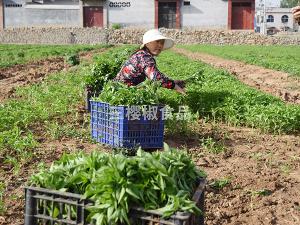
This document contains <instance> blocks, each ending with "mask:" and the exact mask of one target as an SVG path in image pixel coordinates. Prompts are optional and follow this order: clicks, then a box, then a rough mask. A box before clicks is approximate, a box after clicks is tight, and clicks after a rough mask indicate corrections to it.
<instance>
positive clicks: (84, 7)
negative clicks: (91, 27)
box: [82, 6, 104, 28]
mask: <svg viewBox="0 0 300 225" xmlns="http://www.w3.org/2000/svg"><path fill="white" fill-rule="evenodd" d="M86 8H102V26H100V28H104V7H103V6H83V7H82V9H83V10H82V11H83V27H86V26H85V25H86V21H85V16H86V15H85V9H86Z"/></svg>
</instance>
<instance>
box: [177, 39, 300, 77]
mask: <svg viewBox="0 0 300 225" xmlns="http://www.w3.org/2000/svg"><path fill="white" fill-rule="evenodd" d="M180 47H182V48H185V49H188V50H190V51H193V52H204V53H208V54H211V55H216V56H220V57H223V58H226V59H234V60H239V61H242V62H246V63H249V64H253V65H259V66H263V67H266V68H269V69H274V70H278V71H283V72H287V73H290V74H292V75H295V76H298V77H300V58H299V52H300V46H249V45H218V46H217V45H185V46H183V45H182V46H180Z"/></svg>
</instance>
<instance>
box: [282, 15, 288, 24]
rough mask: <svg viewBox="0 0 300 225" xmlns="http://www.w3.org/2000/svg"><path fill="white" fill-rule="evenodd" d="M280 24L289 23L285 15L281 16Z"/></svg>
mask: <svg viewBox="0 0 300 225" xmlns="http://www.w3.org/2000/svg"><path fill="white" fill-rule="evenodd" d="M281 22H283V23H287V22H289V17H288V16H287V15H283V16H282V17H281Z"/></svg>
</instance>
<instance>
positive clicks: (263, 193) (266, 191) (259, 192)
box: [251, 189, 272, 196]
mask: <svg viewBox="0 0 300 225" xmlns="http://www.w3.org/2000/svg"><path fill="white" fill-rule="evenodd" d="M271 194H272V191H271V190H269V189H261V190H257V191H251V195H256V196H268V195H271Z"/></svg>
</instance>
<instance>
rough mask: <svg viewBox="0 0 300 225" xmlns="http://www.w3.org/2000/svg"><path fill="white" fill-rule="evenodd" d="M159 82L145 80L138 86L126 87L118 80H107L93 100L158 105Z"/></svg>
mask: <svg viewBox="0 0 300 225" xmlns="http://www.w3.org/2000/svg"><path fill="white" fill-rule="evenodd" d="M159 86H160V84H159V83H155V82H150V81H145V82H144V83H143V84H141V85H138V86H130V87H128V86H127V85H126V84H122V83H120V82H113V81H108V82H107V83H106V84H105V85H104V87H103V91H102V93H101V94H100V95H99V97H97V98H93V99H94V100H98V101H101V102H107V103H110V104H111V105H128V106H137V105H138V106H143V105H158V104H159V99H158V95H159V94H158V93H159Z"/></svg>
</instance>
